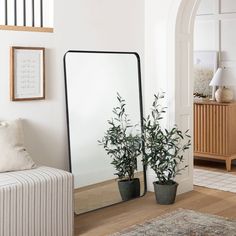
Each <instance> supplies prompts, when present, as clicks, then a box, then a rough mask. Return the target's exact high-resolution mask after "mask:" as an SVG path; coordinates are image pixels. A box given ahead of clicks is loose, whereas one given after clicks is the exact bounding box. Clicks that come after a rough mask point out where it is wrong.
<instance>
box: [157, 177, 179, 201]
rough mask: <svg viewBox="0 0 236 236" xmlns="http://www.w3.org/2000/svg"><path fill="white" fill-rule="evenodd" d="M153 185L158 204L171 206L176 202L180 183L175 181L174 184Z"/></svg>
mask: <svg viewBox="0 0 236 236" xmlns="http://www.w3.org/2000/svg"><path fill="white" fill-rule="evenodd" d="M153 185H154V190H155V195H156V201H157V203H159V204H161V205H170V204H173V203H174V202H175V197H176V192H177V188H178V185H179V184H178V183H176V182H174V181H173V183H172V184H159V183H158V182H153Z"/></svg>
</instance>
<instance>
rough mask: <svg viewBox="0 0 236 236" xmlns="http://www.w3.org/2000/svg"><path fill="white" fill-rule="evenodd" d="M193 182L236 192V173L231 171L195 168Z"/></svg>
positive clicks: (202, 185)
mask: <svg viewBox="0 0 236 236" xmlns="http://www.w3.org/2000/svg"><path fill="white" fill-rule="evenodd" d="M193 184H194V185H197V186H201V187H206V188H213V189H218V190H222V191H228V192H232V193H236V175H232V174H229V173H222V172H216V171H209V170H203V169H196V168H195V169H194V176H193Z"/></svg>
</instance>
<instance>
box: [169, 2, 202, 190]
mask: <svg viewBox="0 0 236 236" xmlns="http://www.w3.org/2000/svg"><path fill="white" fill-rule="evenodd" d="M200 1H201V0H182V1H179V2H178V3H177V2H176V3H175V4H173V6H172V9H171V12H170V16H171V17H170V18H169V22H168V39H169V43H168V45H169V47H168V63H170V66H171V67H172V69H171V70H169V74H168V75H167V77H168V81H169V86H168V94H169V101H174V102H173V103H170V104H169V107H170V116H169V123H171V124H173V123H176V124H178V126H179V127H180V128H181V129H182V130H186V129H189V130H190V133H191V136H192V137H193V32H194V21H195V16H196V12H197V10H198V7H199V4H200ZM173 39H174V42H173ZM185 160H186V163H185V164H187V165H188V169H187V170H186V171H185V173H184V174H183V175H181V176H180V177H179V180H178V181H179V182H180V192H186V191H190V190H192V188H193V150H192V149H191V150H190V151H189V152H188V153H187V154H186V157H185Z"/></svg>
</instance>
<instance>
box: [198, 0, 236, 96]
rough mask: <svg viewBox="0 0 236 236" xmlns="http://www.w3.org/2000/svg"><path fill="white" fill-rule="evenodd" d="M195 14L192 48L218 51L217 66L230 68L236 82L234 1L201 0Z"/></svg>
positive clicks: (235, 6)
mask: <svg viewBox="0 0 236 236" xmlns="http://www.w3.org/2000/svg"><path fill="white" fill-rule="evenodd" d="M197 14H198V15H197V17H196V22H195V32H194V50H213V51H218V52H219V66H225V67H226V68H227V69H229V70H231V71H232V72H233V74H234V79H235V83H236V44H235V42H236V30H235V28H236V1H235V0H202V1H201V4H200V6H199V10H198V13H197ZM232 89H233V90H234V99H236V87H235V86H234V87H232Z"/></svg>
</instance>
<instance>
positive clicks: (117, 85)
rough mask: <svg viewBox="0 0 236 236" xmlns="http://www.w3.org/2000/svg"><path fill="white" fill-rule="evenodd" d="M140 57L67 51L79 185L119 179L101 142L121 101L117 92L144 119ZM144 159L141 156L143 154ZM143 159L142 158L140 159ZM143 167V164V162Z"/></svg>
mask: <svg viewBox="0 0 236 236" xmlns="http://www.w3.org/2000/svg"><path fill="white" fill-rule="evenodd" d="M137 69H138V68H137V58H136V57H135V56H134V55H125V54H122V55H120V54H101V53H97V54H91V53H90V54H73V55H70V54H69V55H67V77H68V78H67V80H68V82H67V83H68V91H69V93H68V98H69V115H70V129H71V132H70V139H71V157H72V172H73V174H74V177H75V187H77V188H78V187H83V186H86V185H91V184H95V183H99V182H103V181H106V180H110V179H115V178H116V176H115V175H114V173H115V169H114V167H113V166H112V165H111V164H110V163H111V161H112V159H111V158H110V157H109V156H107V154H106V152H105V151H104V149H103V147H102V146H99V145H98V140H99V139H101V138H102V137H103V135H104V133H105V131H106V130H107V128H108V123H107V120H108V119H111V118H112V117H113V114H112V109H113V108H114V107H115V106H117V105H118V101H117V98H116V94H117V92H119V93H120V95H121V96H122V97H123V98H124V99H125V100H126V103H127V113H128V114H130V119H131V120H132V121H133V122H134V123H140V110H139V108H140V107H139V106H140V104H139V86H138V70H137ZM140 159H141V158H140ZM140 162H141V161H140ZM139 168H140V169H139V170H140V171H141V170H142V165H141V164H140V163H139Z"/></svg>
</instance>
